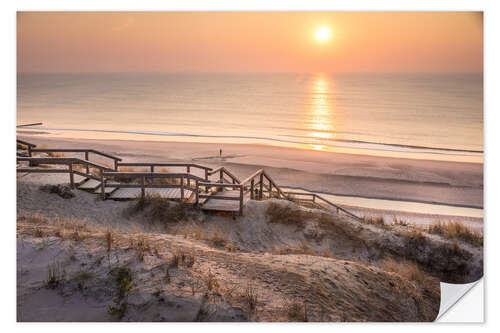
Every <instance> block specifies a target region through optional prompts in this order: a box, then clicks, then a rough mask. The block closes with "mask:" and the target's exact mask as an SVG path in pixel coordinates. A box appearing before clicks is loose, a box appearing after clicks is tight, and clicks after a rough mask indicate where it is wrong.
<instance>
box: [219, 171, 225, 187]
mask: <svg viewBox="0 0 500 333" xmlns="http://www.w3.org/2000/svg"><path fill="white" fill-rule="evenodd" d="M223 178H224V175H223V174H222V169H221V170H220V171H219V183H221V184H222V183H224V181H223V180H222V179H223Z"/></svg>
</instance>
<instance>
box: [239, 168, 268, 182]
mask: <svg viewBox="0 0 500 333" xmlns="http://www.w3.org/2000/svg"><path fill="white" fill-rule="evenodd" d="M263 172H264V169H259V170H257V171H255V172H254V173H253V174H251V175H250V176H248V177H247V178H246V179H245V180H243V181H242V182H241V183H240V184H241V185H245V184H246V183H248V182H250V181H251V180H252V179H253V178H255V177H257V176H259V175H260V174H261V173H263Z"/></svg>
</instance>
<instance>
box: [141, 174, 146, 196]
mask: <svg viewBox="0 0 500 333" xmlns="http://www.w3.org/2000/svg"><path fill="white" fill-rule="evenodd" d="M145 182H146V177H145V176H142V177H141V196H142V198H144V197H145V196H146V189H145V188H144V185H145V184H144V183H145Z"/></svg>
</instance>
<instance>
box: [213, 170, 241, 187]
mask: <svg viewBox="0 0 500 333" xmlns="http://www.w3.org/2000/svg"><path fill="white" fill-rule="evenodd" d="M214 174H218V175H219V183H224V181H225V182H226V183H229V184H240V183H241V182H240V180H239V179H238V177H236V176H235V175H233V174H232V173H231V172H229V170H227V169H226V168H224V167H219V168H217V169H215V170H212V171H210V172H208V175H209V176H211V175H214ZM224 175H226V176H228V177H229V180H227V179H226V178H225V177H224Z"/></svg>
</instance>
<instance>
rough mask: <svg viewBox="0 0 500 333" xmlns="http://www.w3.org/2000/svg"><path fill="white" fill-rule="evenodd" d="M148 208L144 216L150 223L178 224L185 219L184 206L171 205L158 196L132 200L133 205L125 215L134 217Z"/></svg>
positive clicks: (171, 203) (140, 197)
mask: <svg viewBox="0 0 500 333" xmlns="http://www.w3.org/2000/svg"><path fill="white" fill-rule="evenodd" d="M146 208H149V210H148V212H147V214H146V216H147V217H148V218H149V219H150V221H151V222H157V221H158V222H167V223H168V222H179V221H181V220H182V219H184V218H185V216H186V212H185V208H184V206H182V205H181V204H178V203H173V202H171V201H169V200H168V199H166V198H163V197H162V196H160V195H158V194H154V195H151V194H147V193H146V194H145V195H144V196H139V197H137V198H136V200H134V202H133V204H132V205H131V206H129V207H128V208H127V209H126V210H125V214H126V215H129V216H131V215H134V214H137V213H139V212H142V211H145V210H146Z"/></svg>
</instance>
